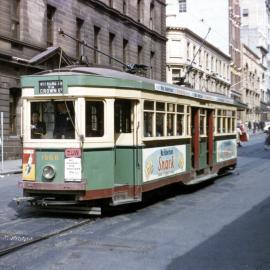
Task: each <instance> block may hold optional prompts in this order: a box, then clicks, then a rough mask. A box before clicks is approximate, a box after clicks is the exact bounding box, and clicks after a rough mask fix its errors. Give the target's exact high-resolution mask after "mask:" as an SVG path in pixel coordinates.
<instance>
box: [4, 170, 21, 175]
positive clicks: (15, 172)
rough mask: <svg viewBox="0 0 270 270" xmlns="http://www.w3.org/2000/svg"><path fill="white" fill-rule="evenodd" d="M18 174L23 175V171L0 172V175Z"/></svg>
mask: <svg viewBox="0 0 270 270" xmlns="http://www.w3.org/2000/svg"><path fill="white" fill-rule="evenodd" d="M18 173H22V169H18V170H10V171H4V172H0V175H7V174H18Z"/></svg>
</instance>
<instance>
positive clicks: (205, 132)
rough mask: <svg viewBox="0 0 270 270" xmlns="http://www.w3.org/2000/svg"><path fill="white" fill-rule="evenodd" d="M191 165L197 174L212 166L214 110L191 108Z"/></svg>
mask: <svg viewBox="0 0 270 270" xmlns="http://www.w3.org/2000/svg"><path fill="white" fill-rule="evenodd" d="M191 132H192V143H191V166H192V168H193V170H195V171H196V172H197V174H203V173H204V169H205V168H207V167H210V168H211V167H212V166H213V151H214V110H211V109H204V108H198V107H192V108H191Z"/></svg>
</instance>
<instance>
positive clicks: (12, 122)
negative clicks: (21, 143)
mask: <svg viewBox="0 0 270 270" xmlns="http://www.w3.org/2000/svg"><path fill="white" fill-rule="evenodd" d="M9 93H10V94H9V133H10V135H17V122H18V119H17V107H18V102H19V99H20V96H21V90H20V89H19V88H11V89H10V90H9Z"/></svg>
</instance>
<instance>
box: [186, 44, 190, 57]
mask: <svg viewBox="0 0 270 270" xmlns="http://www.w3.org/2000/svg"><path fill="white" fill-rule="evenodd" d="M187 59H188V60H189V59H190V42H189V41H188V42H187Z"/></svg>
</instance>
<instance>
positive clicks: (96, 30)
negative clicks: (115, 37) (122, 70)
mask: <svg viewBox="0 0 270 270" xmlns="http://www.w3.org/2000/svg"><path fill="white" fill-rule="evenodd" d="M99 32H100V28H99V27H97V26H94V47H95V49H99ZM94 63H95V64H98V63H99V55H98V52H97V51H96V50H94Z"/></svg>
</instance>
